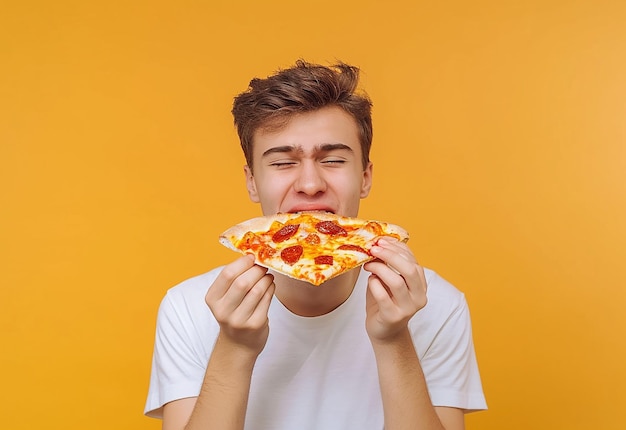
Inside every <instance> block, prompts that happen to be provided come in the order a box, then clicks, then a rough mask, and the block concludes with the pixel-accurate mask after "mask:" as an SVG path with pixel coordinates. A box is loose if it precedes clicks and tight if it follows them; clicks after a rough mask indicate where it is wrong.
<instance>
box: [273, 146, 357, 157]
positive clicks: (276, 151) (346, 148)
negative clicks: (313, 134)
mask: <svg viewBox="0 0 626 430" xmlns="http://www.w3.org/2000/svg"><path fill="white" fill-rule="evenodd" d="M337 150H343V151H350V152H354V151H353V150H352V148H350V147H349V146H348V145H345V144H343V143H323V144H321V145H318V146H316V147H315V152H330V151H337ZM287 152H303V151H302V147H300V146H293V145H284V146H275V147H273V148H270V149H268V150H267V151H265V152H264V153H263V155H262V157H266V156H268V155H271V154H280V153H287Z"/></svg>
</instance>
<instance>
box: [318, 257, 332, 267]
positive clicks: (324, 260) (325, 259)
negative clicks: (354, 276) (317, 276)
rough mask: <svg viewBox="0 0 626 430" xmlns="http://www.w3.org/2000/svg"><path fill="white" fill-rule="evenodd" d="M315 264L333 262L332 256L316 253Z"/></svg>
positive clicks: (330, 263)
mask: <svg viewBox="0 0 626 430" xmlns="http://www.w3.org/2000/svg"><path fill="white" fill-rule="evenodd" d="M315 264H328V265H332V264H333V256H332V255H318V256H317V257H315Z"/></svg>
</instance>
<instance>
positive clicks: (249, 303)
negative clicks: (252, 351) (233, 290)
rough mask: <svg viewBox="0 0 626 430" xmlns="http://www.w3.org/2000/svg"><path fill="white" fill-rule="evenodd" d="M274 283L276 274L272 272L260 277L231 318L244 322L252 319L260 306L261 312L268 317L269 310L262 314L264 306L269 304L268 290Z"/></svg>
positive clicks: (263, 316) (264, 316) (263, 317)
mask: <svg viewBox="0 0 626 430" xmlns="http://www.w3.org/2000/svg"><path fill="white" fill-rule="evenodd" d="M273 284H274V276H273V275H271V274H266V275H265V276H263V277H262V278H261V279H259V281H258V282H256V283H255V284H254V285H253V286H252V287H251V288H250V290H249V291H248V293H247V294H246V295H245V297H244V298H243V299H242V300H241V303H240V304H239V306H237V307H236V308H235V309H234V310H233V313H232V317H231V320H233V321H238V322H240V323H243V322H244V321H247V320H249V319H251V318H252V316H253V315H254V314H255V312H256V311H257V309H258V308H259V307H261V309H260V312H259V313H260V314H261V317H262V319H263V320H264V319H265V318H266V317H267V310H265V315H262V314H263V311H264V306H265V305H266V304H267V303H266V302H264V300H265V301H267V291H268V290H270V289H272V285H273ZM270 300H271V296H270Z"/></svg>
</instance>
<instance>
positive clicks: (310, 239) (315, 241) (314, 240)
mask: <svg viewBox="0 0 626 430" xmlns="http://www.w3.org/2000/svg"><path fill="white" fill-rule="evenodd" d="M304 241H305V242H306V243H308V244H310V245H319V244H320V243H321V242H322V240H321V239H320V237H319V236H318V235H316V234H315V233H311V234H309V235H308V236H307V237H305V238H304Z"/></svg>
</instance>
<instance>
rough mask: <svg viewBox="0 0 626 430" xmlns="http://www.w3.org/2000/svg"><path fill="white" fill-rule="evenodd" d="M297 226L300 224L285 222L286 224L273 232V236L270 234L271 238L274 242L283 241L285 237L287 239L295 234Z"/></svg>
mask: <svg viewBox="0 0 626 430" xmlns="http://www.w3.org/2000/svg"><path fill="white" fill-rule="evenodd" d="M299 227H300V224H287V225H286V226H284V227H283V228H281V229H280V230H278V231H277V232H276V233H274V236H272V240H273V241H274V242H275V243H280V242H284V241H286V240H287V239H289V238H290V237H291V236H293V235H294V234H296V231H298V228H299Z"/></svg>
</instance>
